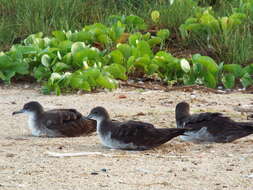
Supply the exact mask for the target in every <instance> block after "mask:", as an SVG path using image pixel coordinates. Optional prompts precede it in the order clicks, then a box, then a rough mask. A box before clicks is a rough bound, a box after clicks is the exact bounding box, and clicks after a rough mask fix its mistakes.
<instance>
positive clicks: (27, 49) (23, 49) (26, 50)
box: [11, 45, 39, 55]
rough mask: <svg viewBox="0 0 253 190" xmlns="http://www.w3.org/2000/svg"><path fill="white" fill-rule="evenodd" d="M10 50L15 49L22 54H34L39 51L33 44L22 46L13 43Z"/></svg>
mask: <svg viewBox="0 0 253 190" xmlns="http://www.w3.org/2000/svg"><path fill="white" fill-rule="evenodd" d="M11 51H16V52H17V53H19V54H22V55H34V54H37V53H38V52H39V49H38V48H37V47H35V46H32V45H31V46H23V45H13V46H12V47H11Z"/></svg>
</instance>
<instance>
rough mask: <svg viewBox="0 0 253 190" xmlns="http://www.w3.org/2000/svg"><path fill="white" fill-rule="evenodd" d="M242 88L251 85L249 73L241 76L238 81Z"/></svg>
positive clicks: (252, 83)
mask: <svg viewBox="0 0 253 190" xmlns="http://www.w3.org/2000/svg"><path fill="white" fill-rule="evenodd" d="M240 81H241V83H242V86H243V87H244V88H247V87H248V86H250V85H253V79H252V77H251V75H250V74H249V73H246V74H244V75H243V77H242V78H241V79H240Z"/></svg>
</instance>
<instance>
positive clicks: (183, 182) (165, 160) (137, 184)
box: [0, 86, 253, 190]
mask: <svg viewBox="0 0 253 190" xmlns="http://www.w3.org/2000/svg"><path fill="white" fill-rule="evenodd" d="M22 87H23V86H16V87H11V88H9V87H3V86H1V87H0V106H1V116H0V118H1V119H0V130H1V134H0V189H4V190H12V189H25V190H45V189H50V190H60V189H64V190H79V189H80V190H84V189H121V190H125V189H126V190H129V189H141V190H145V189H155V190H157V189H173V190H174V189H176V190H177V189H180V190H181V189H182V190H191V189H194V190H219V189H228V190H231V189H233V190H237V189H238V190H252V189H253V149H252V144H253V135H251V136H248V137H246V138H243V139H240V140H237V141H235V142H234V143H229V144H192V143H185V142H182V141H180V139H179V138H175V139H173V140H172V141H170V142H168V143H166V144H165V145H163V146H160V147H159V148H156V149H153V150H148V151H142V152H135V151H121V150H110V149H107V148H104V147H102V145H101V144H100V142H99V139H98V137H97V136H96V134H95V133H94V134H92V135H91V136H88V137H78V138H38V137H32V136H30V131H29V130H28V128H27V116H26V115H21V114H20V115H16V116H15V117H13V116H12V115H11V113H12V112H13V111H16V110H19V109H20V108H22V106H23V104H24V103H26V102H28V101H31V100H37V101H39V102H41V103H42V104H43V105H44V106H45V108H46V109H51V108H76V109H78V110H79V111H81V112H82V113H83V114H88V112H89V111H90V109H91V108H93V107H94V106H98V105H101V106H104V107H106V108H107V109H108V111H109V112H110V113H111V116H112V118H115V119H118V120H125V119H136V120H142V121H146V122H151V123H153V124H155V125H156V126H157V127H158V126H159V127H172V126H173V127H174V126H175V121H174V108H175V105H176V103H178V102H179V101H182V100H186V101H188V102H191V103H192V112H200V111H221V112H224V113H225V114H227V115H229V116H231V117H233V118H235V119H236V120H245V116H242V115H240V113H237V112H235V111H234V110H233V106H235V105H238V104H239V103H241V104H250V103H252V102H253V95H252V94H241V93H234V94H229V95H217V94H207V93H201V92H196V93H193V94H190V93H186V92H179V91H177V92H160V91H143V90H138V89H119V90H116V91H113V92H100V93H95V94H83V95H62V96H58V97H57V96H45V95H42V94H40V93H39V88H35V89H30V88H27V89H23V90H21V88H22ZM122 95H124V96H126V98H120V97H122ZM139 113H143V114H139ZM48 151H51V152H59V153H64V152H82V151H85V152H102V153H103V154H104V155H95V156H94V155H93V156H92V155H91V156H82V157H64V158H55V157H50V156H49V155H48V154H47V152H48Z"/></svg>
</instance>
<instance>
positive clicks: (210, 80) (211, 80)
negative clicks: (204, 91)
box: [204, 71, 217, 88]
mask: <svg viewBox="0 0 253 190" xmlns="http://www.w3.org/2000/svg"><path fill="white" fill-rule="evenodd" d="M204 79H205V85H206V86H208V87H209V88H216V86H217V81H216V78H215V76H214V75H213V74H212V73H211V72H209V71H207V72H206V73H205V75H204Z"/></svg>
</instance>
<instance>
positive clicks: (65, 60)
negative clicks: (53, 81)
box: [62, 53, 72, 65]
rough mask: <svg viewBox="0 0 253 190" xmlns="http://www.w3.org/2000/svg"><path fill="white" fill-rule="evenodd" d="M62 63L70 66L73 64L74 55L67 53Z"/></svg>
mask: <svg viewBox="0 0 253 190" xmlns="http://www.w3.org/2000/svg"><path fill="white" fill-rule="evenodd" d="M62 61H63V62H64V63H66V64H68V65H70V64H71V62H72V54H71V53H67V54H66V55H64V56H63V58H62Z"/></svg>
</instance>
